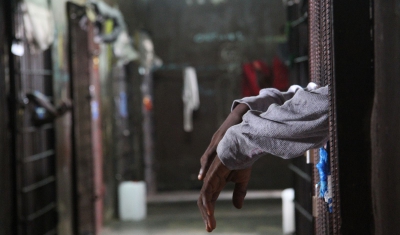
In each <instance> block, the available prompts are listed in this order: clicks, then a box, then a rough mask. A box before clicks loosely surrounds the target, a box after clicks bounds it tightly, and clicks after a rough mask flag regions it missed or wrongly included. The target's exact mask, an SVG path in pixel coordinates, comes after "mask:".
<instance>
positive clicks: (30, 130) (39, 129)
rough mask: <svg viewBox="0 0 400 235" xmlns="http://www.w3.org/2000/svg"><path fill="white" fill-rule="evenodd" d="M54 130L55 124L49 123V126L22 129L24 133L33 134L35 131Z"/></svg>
mask: <svg viewBox="0 0 400 235" xmlns="http://www.w3.org/2000/svg"><path fill="white" fill-rule="evenodd" d="M53 128H54V126H53V124H52V123H48V124H44V125H42V126H40V127H34V126H30V127H27V128H24V129H22V132H25V133H31V132H35V131H41V130H49V129H53Z"/></svg>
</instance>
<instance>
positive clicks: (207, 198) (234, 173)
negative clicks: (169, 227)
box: [197, 157, 251, 232]
mask: <svg viewBox="0 0 400 235" xmlns="http://www.w3.org/2000/svg"><path fill="white" fill-rule="evenodd" d="M250 173H251V168H247V169H243V170H229V169H228V168H227V167H226V166H224V165H223V164H222V162H221V161H220V160H219V158H218V157H215V158H214V161H213V162H212V164H211V166H210V167H209V169H208V173H207V176H206V177H205V179H204V183H203V187H202V188H201V191H200V197H199V200H198V201H197V206H198V207H199V210H200V213H201V215H202V217H203V221H204V223H205V226H206V230H207V231H208V232H212V231H213V230H214V229H215V228H216V226H217V223H216V220H215V217H214V209H215V202H216V201H217V198H218V196H219V194H220V192H221V191H222V189H223V188H224V187H225V185H226V183H227V182H234V183H235V189H234V191H233V196H232V202H233V205H234V206H235V207H236V208H238V209H240V208H242V206H243V200H244V197H245V196H246V192H247V185H248V183H249V179H250Z"/></svg>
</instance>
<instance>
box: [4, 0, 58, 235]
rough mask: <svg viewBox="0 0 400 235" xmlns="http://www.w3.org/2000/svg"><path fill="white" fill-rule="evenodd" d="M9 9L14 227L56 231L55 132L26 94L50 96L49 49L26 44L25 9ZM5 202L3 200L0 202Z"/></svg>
mask: <svg viewBox="0 0 400 235" xmlns="http://www.w3.org/2000/svg"><path fill="white" fill-rule="evenodd" d="M9 10H13V12H14V13H13V17H12V18H13V19H12V20H13V27H12V30H13V32H12V34H13V35H12V36H13V38H14V39H13V47H14V50H13V52H14V54H12V55H11V57H10V60H11V62H10V65H11V66H10V71H9V72H10V73H9V74H10V87H11V91H10V92H11V94H10V95H11V100H12V101H13V102H10V104H11V103H12V105H13V107H10V108H11V112H12V113H11V120H10V121H11V124H12V132H13V134H12V137H13V141H12V142H13V146H12V150H13V151H12V152H13V158H14V160H13V161H14V163H15V171H14V173H15V174H14V175H15V188H14V189H15V198H16V203H15V206H16V218H15V220H16V221H15V223H16V225H17V226H15V229H16V230H17V231H16V233H17V234H20V235H52V234H57V230H56V229H57V198H56V172H55V169H56V167H55V160H56V156H55V150H54V146H55V138H54V137H55V135H54V123H53V121H51V120H47V121H45V122H44V121H43V122H41V121H40V119H42V118H45V117H46V116H47V115H48V113H47V111H46V109H45V108H43V107H41V106H40V105H39V104H38V103H36V102H34V100H32V99H30V98H29V97H30V96H29V94H40V93H41V95H43V96H42V98H43V99H45V100H47V101H49V102H50V103H51V102H52V95H53V92H52V91H53V76H52V74H53V73H52V66H51V65H52V63H51V51H50V49H49V50H46V51H44V52H41V51H36V52H34V50H33V48H32V47H31V46H30V45H29V44H28V42H27V39H26V36H25V31H24V23H23V13H22V10H21V6H20V5H18V6H16V7H15V9H9ZM1 203H7V202H1Z"/></svg>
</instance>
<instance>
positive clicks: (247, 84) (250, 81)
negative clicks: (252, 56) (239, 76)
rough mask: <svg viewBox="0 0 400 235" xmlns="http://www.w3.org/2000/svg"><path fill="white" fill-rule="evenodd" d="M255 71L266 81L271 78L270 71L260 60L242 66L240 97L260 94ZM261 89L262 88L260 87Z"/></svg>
mask: <svg viewBox="0 0 400 235" xmlns="http://www.w3.org/2000/svg"><path fill="white" fill-rule="evenodd" d="M257 71H258V72H259V74H261V75H262V76H265V77H266V78H267V79H268V78H270V77H271V75H272V74H271V69H270V68H269V67H268V65H267V64H266V63H264V62H263V61H261V60H255V61H253V62H250V63H245V64H243V80H242V96H243V97H247V96H255V95H258V93H259V92H260V86H259V83H258V79H259V78H258V77H257ZM262 88H263V87H262Z"/></svg>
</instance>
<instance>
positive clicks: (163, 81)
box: [118, 0, 290, 190]
mask: <svg viewBox="0 0 400 235" xmlns="http://www.w3.org/2000/svg"><path fill="white" fill-rule="evenodd" d="M118 4H119V8H120V10H121V11H122V12H123V13H124V17H125V20H126V22H127V24H128V26H129V30H130V32H131V33H133V32H134V31H135V30H138V29H145V30H146V31H148V32H149V33H150V35H151V37H152V39H153V42H154V47H155V51H156V54H157V55H158V56H159V57H160V58H161V59H162V60H163V62H164V67H163V68H162V69H160V70H158V71H157V72H156V73H155V75H154V79H155V82H154V123H155V133H154V135H155V158H156V162H155V166H154V168H155V171H156V174H157V179H158V182H157V183H158V189H159V190H183V189H186V190H188V189H197V188H199V187H200V186H201V182H198V181H197V173H198V170H199V158H200V156H201V155H202V154H203V152H204V150H205V149H206V147H207V145H208V144H209V141H210V139H211V136H212V134H213V133H214V132H215V130H216V129H217V128H218V127H219V125H220V124H221V123H222V121H223V120H224V119H225V117H226V116H227V114H228V113H229V111H230V110H229V109H230V106H231V102H232V100H233V99H235V98H240V80H241V68H240V65H241V63H242V62H246V61H251V60H254V59H263V60H265V61H266V62H268V63H270V62H271V60H272V58H273V56H275V55H276V54H277V52H276V48H277V45H278V44H280V43H282V42H285V41H286V38H285V37H284V36H282V28H283V26H284V25H285V22H286V14H285V10H284V8H283V5H282V1H280V0H274V1H263V0H250V1H241V0H229V1H227V0H139V1H123V0H120V1H119V2H118ZM187 65H192V66H197V67H198V68H199V69H198V77H199V84H200V101H201V105H200V109H199V110H198V111H197V112H196V113H195V115H194V125H195V127H194V131H193V132H192V133H185V132H184V131H183V127H182V126H183V115H182V113H183V104H182V98H181V94H182V87H183V84H182V69H183V67H184V66H187ZM224 66H230V70H229V72H228V70H226V69H222V70H220V69H219V67H224ZM138 112H140V110H138ZM287 163H288V162H287V161H284V160H282V159H278V158H276V157H273V156H269V157H266V158H264V159H261V160H260V161H259V162H258V164H257V166H255V168H256V169H255V170H254V171H253V177H252V183H251V186H250V187H252V188H253V189H254V188H258V189H268V188H269V189H272V188H285V187H289V186H290V173H289V170H288V168H287ZM266 169H267V170H266ZM267 179H273V180H267Z"/></svg>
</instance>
